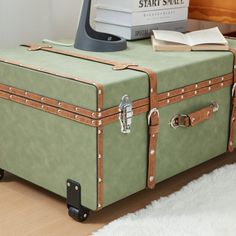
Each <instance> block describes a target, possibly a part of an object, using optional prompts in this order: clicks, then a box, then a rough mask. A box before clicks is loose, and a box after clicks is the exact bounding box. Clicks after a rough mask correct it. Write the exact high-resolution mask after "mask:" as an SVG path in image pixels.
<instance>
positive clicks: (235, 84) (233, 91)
mask: <svg viewBox="0 0 236 236" xmlns="http://www.w3.org/2000/svg"><path fill="white" fill-rule="evenodd" d="M235 90H236V83H234V85H233V88H232V97H233V96H234V93H235Z"/></svg>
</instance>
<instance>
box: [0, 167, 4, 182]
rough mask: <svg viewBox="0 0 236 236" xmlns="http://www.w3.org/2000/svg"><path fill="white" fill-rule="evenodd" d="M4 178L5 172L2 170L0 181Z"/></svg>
mask: <svg viewBox="0 0 236 236" xmlns="http://www.w3.org/2000/svg"><path fill="white" fill-rule="evenodd" d="M3 177H4V170H3V169H0V180H2V179H3Z"/></svg>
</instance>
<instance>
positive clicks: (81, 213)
mask: <svg viewBox="0 0 236 236" xmlns="http://www.w3.org/2000/svg"><path fill="white" fill-rule="evenodd" d="M68 214H69V216H70V217H71V218H73V219H74V220H76V221H78V222H83V221H85V220H87V218H88V216H89V210H88V209H87V208H85V207H81V208H80V209H76V208H74V207H69V209H68Z"/></svg>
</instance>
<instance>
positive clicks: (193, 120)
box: [170, 102, 219, 128]
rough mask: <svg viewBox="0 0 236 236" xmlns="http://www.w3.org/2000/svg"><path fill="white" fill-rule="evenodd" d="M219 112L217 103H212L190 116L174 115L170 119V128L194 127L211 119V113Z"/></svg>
mask: <svg viewBox="0 0 236 236" xmlns="http://www.w3.org/2000/svg"><path fill="white" fill-rule="evenodd" d="M218 110H219V105H218V104H217V103H215V102H214V103H212V104H210V105H209V106H207V107H205V108H202V109H200V110H198V111H195V112H192V113H190V114H179V115H175V116H174V117H173V118H172V119H171V122H170V124H171V126H172V127H173V128H178V127H185V128H188V127H194V126H196V125H198V124H200V123H202V122H204V121H206V120H209V119H211V118H212V117H213V113H214V112H217V111H218Z"/></svg>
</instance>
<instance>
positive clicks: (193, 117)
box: [188, 105, 214, 126]
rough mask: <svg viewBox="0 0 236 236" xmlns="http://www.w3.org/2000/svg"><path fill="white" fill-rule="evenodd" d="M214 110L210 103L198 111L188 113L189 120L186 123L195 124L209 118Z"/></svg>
mask: <svg viewBox="0 0 236 236" xmlns="http://www.w3.org/2000/svg"><path fill="white" fill-rule="evenodd" d="M213 112H214V106H213V105H210V106H208V107H205V108H203V109H201V110H199V111H196V112H193V113H191V114H189V115H188V117H189V121H188V125H189V126H196V125H198V124H200V123H202V122H204V121H205V120H209V119H211V118H212V116H213Z"/></svg>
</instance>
